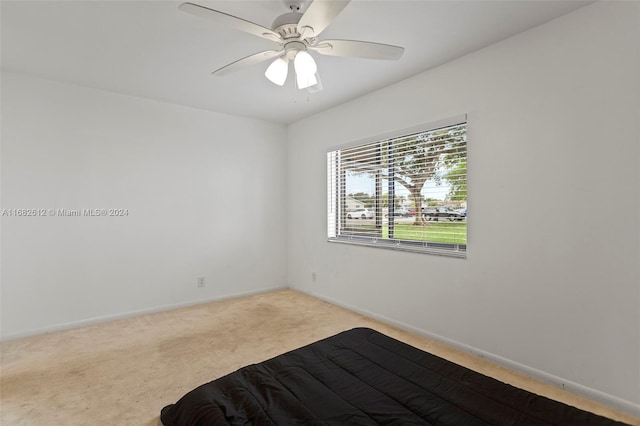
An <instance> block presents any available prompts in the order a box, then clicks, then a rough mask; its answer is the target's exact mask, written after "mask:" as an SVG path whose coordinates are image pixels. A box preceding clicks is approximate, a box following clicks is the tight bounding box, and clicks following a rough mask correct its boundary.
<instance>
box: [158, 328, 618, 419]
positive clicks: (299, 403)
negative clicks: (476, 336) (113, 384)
mask: <svg viewBox="0 0 640 426" xmlns="http://www.w3.org/2000/svg"><path fill="white" fill-rule="evenodd" d="M161 421H162V423H163V424H164V425H165V426H178V425H180V426H184V425H194V426H195V425H225V424H231V425H250V424H253V425H274V424H275V425H305V426H307V425H308V426H311V425H375V424H385V425H464V426H467V425H550V424H553V425H579V426H587V425H621V424H622V423H618V422H614V421H612V420H609V419H606V418H604V417H600V416H597V415H595V414H592V413H588V412H586V411H581V410H578V409H577V408H574V407H570V406H568V405H565V404H562V403H560V402H557V401H553V400H550V399H548V398H545V397H542V396H539V395H535V394H533V393H530V392H527V391H524V390H521V389H518V388H515V387H513V386H510V385H507V384H505V383H502V382H499V381H497V380H495V379H492V378H490V377H487V376H484V375H482V374H479V373H476V372H474V371H472V370H469V369H467V368H464V367H462V366H459V365H457V364H454V363H451V362H449V361H447V360H444V359H442V358H439V357H437V356H434V355H431V354H429V353H426V352H424V351H421V350H419V349H417V348H414V347H412V346H409V345H407V344H405V343H402V342H399V341H397V340H395V339H392V338H390V337H388V336H385V335H384V334H381V333H378V332H377V331H374V330H371V329H367V328H356V329H353V330H349V331H345V332H343V333H340V334H338V335H335V336H333V337H329V338H327V339H324V340H320V341H318V342H315V343H313V344H311V345H308V346H305V347H302V348H300V349H296V350H294V351H291V352H287V353H285V354H282V355H280V356H277V357H275V358H272V359H270V360H267V361H264V362H262V363H259V364H254V365H249V366H247V367H244V368H241V369H239V370H238V371H235V372H233V373H231V374H229V375H227V376H224V377H221V378H219V379H217V380H214V381H213V382H210V383H207V384H205V385H202V386H200V387H198V388H196V389H194V390H193V391H191V392H189V393H187V394H186V395H185V396H184V397H182V398H181V399H180V400H179V401H178V402H177V403H175V404H172V405H169V406H167V407H164V408H163V409H162V414H161Z"/></svg>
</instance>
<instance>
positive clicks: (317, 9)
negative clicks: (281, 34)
mask: <svg viewBox="0 0 640 426" xmlns="http://www.w3.org/2000/svg"><path fill="white" fill-rule="evenodd" d="M350 1H351V0H315V1H314V2H312V3H311V4H310V5H309V7H307V10H306V12H305V13H304V15H302V17H301V18H300V21H299V22H298V32H299V33H300V34H303V31H305V29H306V31H307V32H304V37H305V38H307V37H317V36H318V34H320V33H321V32H322V31H324V29H325V28H327V27H328V26H329V24H330V23H331V21H333V19H334V18H335V17H336V16H338V15H339V14H340V12H342V9H344V8H345V7H346V6H347V5H348V4H349V2H350Z"/></svg>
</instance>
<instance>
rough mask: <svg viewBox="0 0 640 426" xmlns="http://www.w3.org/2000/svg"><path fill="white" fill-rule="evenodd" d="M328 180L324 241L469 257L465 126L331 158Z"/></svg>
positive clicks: (351, 150) (357, 147)
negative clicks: (467, 252)
mask: <svg viewBox="0 0 640 426" xmlns="http://www.w3.org/2000/svg"><path fill="white" fill-rule="evenodd" d="M425 127H427V126H425ZM327 176H328V182H327V194H328V199H327V224H328V229H327V234H328V238H329V241H332V242H342V243H352V244H364V245H371V246H377V247H386V248H393V249H400V250H407V251H420V252H429V253H434V254H444V255H450V256H457V257H466V249H467V215H466V211H467V125H466V121H457V122H456V123H455V124H449V125H446V126H438V127H436V128H430V129H429V128H427V129H426V130H419V131H416V130H415V129H414V130H413V131H411V132H409V133H408V134H404V135H402V136H397V137H391V138H386V139H382V140H378V141H375V142H369V143H362V144H357V145H355V146H349V147H346V148H342V149H337V150H333V151H330V152H328V153H327Z"/></svg>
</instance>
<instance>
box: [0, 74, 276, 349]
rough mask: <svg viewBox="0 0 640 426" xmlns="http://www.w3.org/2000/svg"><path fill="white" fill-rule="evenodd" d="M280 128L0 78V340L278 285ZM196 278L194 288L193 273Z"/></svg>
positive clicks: (12, 77)
mask: <svg viewBox="0 0 640 426" xmlns="http://www.w3.org/2000/svg"><path fill="white" fill-rule="evenodd" d="M285 203H286V129H285V127H284V126H283V125H278V124H271V123H267V122H262V121H256V120H249V119H244V118H238V117H232V116H227V115H221V114H215V113H211V112H206V111H202V110H197V109H190V108H185V107H182V106H176V105H170V104H164V103H160V102H155V101H149V100H143V99H138V98H134V97H128V96H123V95H117V94H113V93H109V92H103V91H98V90H93V89H89V88H83V87H79V86H73V85H68V84H62V83H56V82H52V81H48V80H42V79H38V78H33V77H28V76H24V75H18V74H11V73H3V74H2V208H3V209H19V208H42V209H84V208H126V209H128V210H129V215H128V216H127V217H26V218H25V217H6V216H5V217H3V218H2V256H3V257H2V291H1V294H2V299H1V300H2V315H1V317H2V338H3V339H6V338H11V337H16V336H21V335H27V334H32V333H36V332H42V331H47V330H51V329H56V328H64V327H69V326H76V325H81V324H85V323H90V322H93V321H96V320H104V319H109V318H114V317H119V316H126V315H129V314H132V313H139V312H142V311H148V310H157V309H161V308H163V307H170V306H177V305H182V304H190V303H197V302H202V301H206V300H211V299H216V298H222V297H227V296H231V295H236V294H243V293H250V292H256V291H262V290H267V289H272V288H277V287H284V286H286V285H287V277H286V275H287V269H286V261H287V259H286V240H285V239H284V238H283V233H284V232H286V214H285V210H286V208H285ZM197 276H204V277H205V280H206V281H205V283H206V287H205V288H197V286H196V277H197Z"/></svg>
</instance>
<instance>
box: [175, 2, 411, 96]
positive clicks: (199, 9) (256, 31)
mask: <svg viewBox="0 0 640 426" xmlns="http://www.w3.org/2000/svg"><path fill="white" fill-rule="evenodd" d="M283 2H284V4H285V6H286V7H287V8H288V9H289V10H290V12H287V13H285V14H283V15H280V16H278V17H277V18H276V19H275V20H274V21H273V24H272V25H271V29H269V28H266V27H263V26H261V25H258V24H255V23H253V22H250V21H247V20H245V19H242V18H238V17H236V16H233V15H229V14H227V13H224V12H220V11H218V10H214V9H209V8H208V7H204V6H200V5H197V4H194V3H182V4H181V5H180V6H179V8H180V10H182V11H184V12H187V13H190V14H192V15H195V16H199V17H202V18H206V19H209V20H211V21H213V22H215V23H219V24H224V25H227V26H229V27H231V28H234V29H236V30H240V31H244V32H247V33H249V34H253V35H255V36H257V37H261V38H264V39H267V40H271V41H273V42H275V43H277V44H278V45H279V47H277V48H275V49H273V50H266V51H264V52H258V53H254V54H253V55H249V56H247V57H245V58H242V59H239V60H237V61H235V62H232V63H230V64H228V65H225V66H223V67H222V68H219V69H217V70H215V71H213V73H212V74H214V75H225V74H228V73H230V72H233V71H236V70H238V69H240V68H244V67H246V66H250V65H254V64H257V63H260V62H264V61H267V60H270V59H274V58H275V60H274V61H273V62H272V63H271V65H269V67H268V68H267V70H266V72H265V76H266V77H267V78H268V79H269V80H270V81H271V82H273V83H274V84H277V85H279V86H282V85H284V83H285V81H286V80H287V75H288V73H289V62H293V66H294V70H295V73H296V85H297V87H298V88H299V89H308V90H309V91H317V90H320V89H321V84H320V83H319V78H318V72H317V71H318V67H317V65H316V62H315V60H314V59H313V57H312V56H311V55H310V54H309V52H310V51H311V52H317V53H319V54H321V55H329V56H351V57H357V58H368V59H386V60H397V59H400V57H401V56H402V54H403V52H404V48H402V47H399V46H392V45H389V44H381V43H373V42H370V41H357V40H321V41H318V38H317V37H318V36H319V35H320V33H321V32H322V31H324V29H325V28H327V27H328V26H329V24H331V21H333V19H334V18H335V17H336V16H338V15H339V14H340V12H342V10H343V9H344V8H345V7H346V6H347V5H348V4H349V2H350V0H315V1H314V0H311V1H309V0H283ZM305 8H306V10H305V12H304V13H302V12H301V10H303V9H305ZM314 89H315V90H314Z"/></svg>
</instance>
